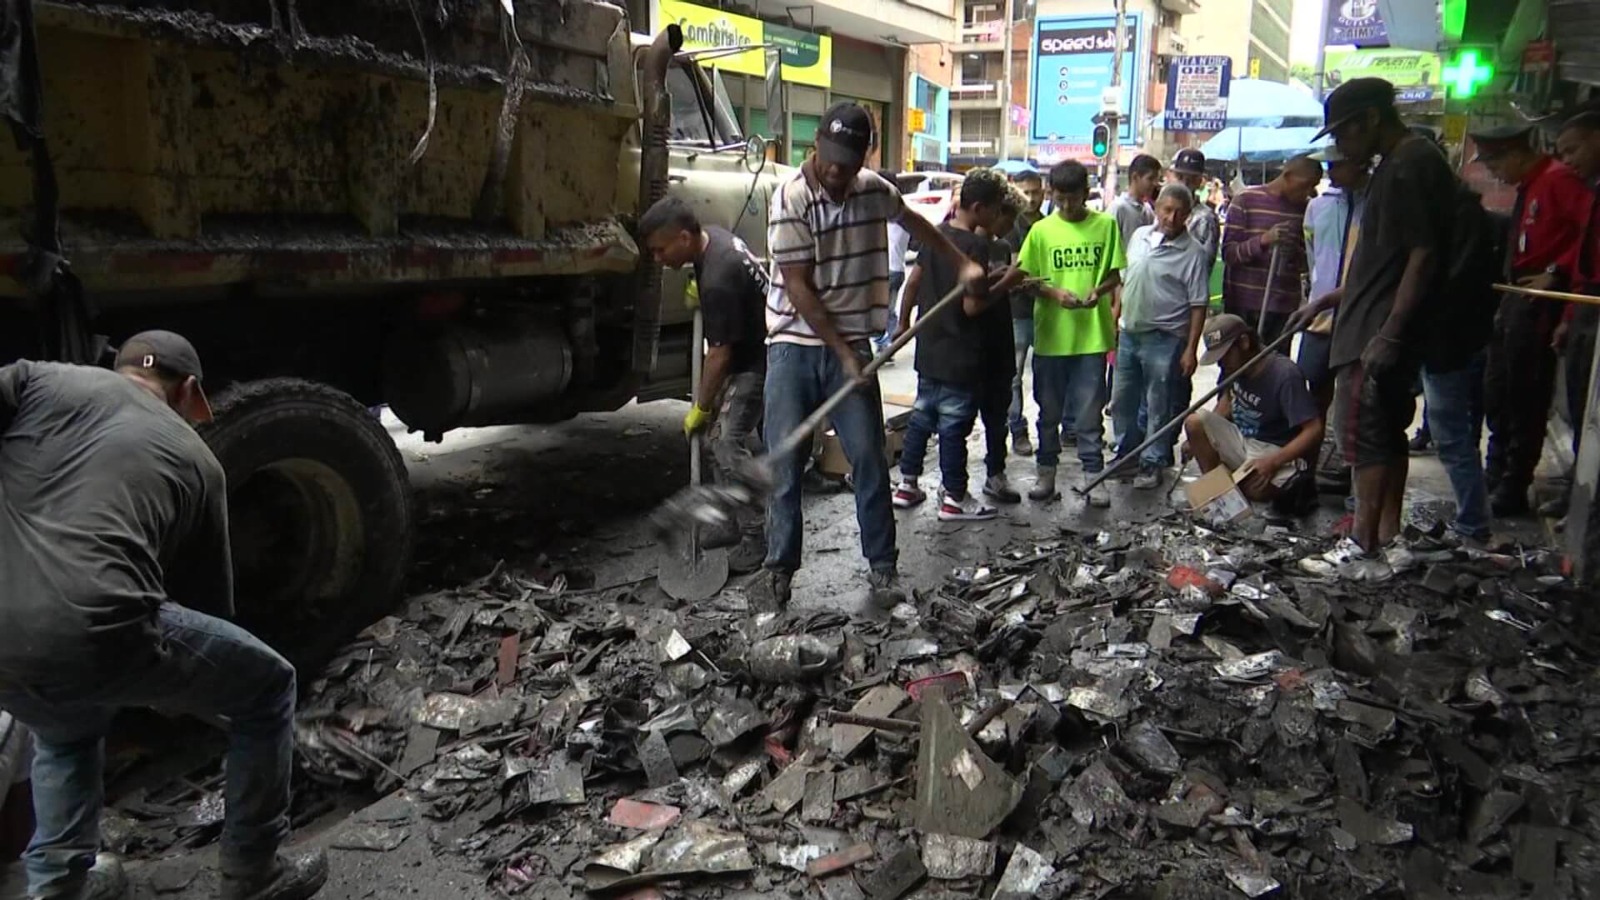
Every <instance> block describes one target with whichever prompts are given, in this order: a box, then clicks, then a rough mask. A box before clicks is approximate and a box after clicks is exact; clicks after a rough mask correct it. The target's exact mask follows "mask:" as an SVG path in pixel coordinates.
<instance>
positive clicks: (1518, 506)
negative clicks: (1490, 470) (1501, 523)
mask: <svg viewBox="0 0 1600 900" xmlns="http://www.w3.org/2000/svg"><path fill="white" fill-rule="evenodd" d="M1530 509H1531V507H1529V506H1528V489H1527V488H1525V487H1519V486H1518V485H1515V484H1512V483H1511V482H1509V481H1501V482H1500V485H1499V486H1498V487H1496V488H1495V489H1494V493H1492V494H1490V495H1489V511H1490V512H1491V513H1494V516H1495V518H1497V519H1509V518H1512V517H1514V516H1525V515H1527V514H1528V512H1529V510H1530Z"/></svg>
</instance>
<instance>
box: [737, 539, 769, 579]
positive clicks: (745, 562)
mask: <svg viewBox="0 0 1600 900" xmlns="http://www.w3.org/2000/svg"><path fill="white" fill-rule="evenodd" d="M766 560H767V539H766V538H765V537H764V536H763V535H761V534H759V533H757V534H746V535H744V536H743V537H741V538H740V539H739V546H737V547H735V548H733V549H732V550H730V551H728V573H729V574H731V575H749V574H750V573H751V572H754V571H755V570H757V569H759V568H761V564H762V563H764V562H766Z"/></svg>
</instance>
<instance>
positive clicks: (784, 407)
mask: <svg viewBox="0 0 1600 900" xmlns="http://www.w3.org/2000/svg"><path fill="white" fill-rule="evenodd" d="M854 349H855V351H856V355H857V357H859V358H860V359H861V362H862V364H863V365H865V364H866V362H867V358H868V355H869V354H868V342H867V341H859V342H857V343H856V344H855V345H854ZM848 383H849V381H848V376H846V375H845V373H844V369H843V368H842V367H841V366H840V365H839V357H837V356H835V355H834V352H833V351H832V350H830V349H828V348H827V347H808V346H803V345H801V344H791V343H787V342H778V343H775V344H772V345H770V346H769V347H767V385H766V391H765V398H764V399H765V402H766V406H767V412H766V444H767V446H768V447H776V446H777V445H778V444H779V443H781V442H782V441H783V439H784V438H786V437H788V436H789V435H790V433H791V432H793V431H794V430H795V429H796V428H798V427H800V423H801V422H803V421H805V418H806V416H809V415H810V414H811V413H813V412H815V411H816V409H817V407H819V406H821V405H822V401H824V400H826V399H827V398H828V397H829V396H830V395H832V394H833V393H834V392H835V391H837V390H839V389H840V388H842V387H844V386H845V385H846V384H848ZM830 422H831V423H832V425H833V430H834V431H835V432H837V433H838V435H839V443H840V445H841V446H842V447H843V448H844V455H845V457H846V458H847V459H849V461H850V472H851V480H852V481H854V482H855V494H856V524H857V526H858V527H859V528H860V529H861V553H862V555H864V556H865V557H866V558H867V564H868V565H870V566H871V567H872V570H873V571H874V572H893V571H894V570H895V564H896V563H897V562H898V560H899V556H898V551H896V549H895V528H894V506H893V505H892V504H891V503H890V500H889V465H888V463H887V462H886V461H885V460H884V458H883V399H882V395H881V393H880V392H879V389H878V379H876V378H873V379H871V380H869V381H868V383H867V385H866V386H864V387H862V388H860V389H858V390H856V391H853V392H852V393H851V394H850V396H849V397H848V398H846V399H845V401H844V402H843V403H841V404H839V407H838V408H837V409H835V410H834V411H833V416H832V417H831V419H830ZM809 455H810V447H809V445H806V446H802V447H801V449H799V450H796V451H795V452H794V454H793V455H792V456H790V457H789V458H788V459H777V460H774V461H773V477H772V480H773V484H772V496H771V497H770V498H769V499H768V501H767V561H766V566H767V568H769V569H777V570H779V571H782V572H788V573H791V574H792V573H794V572H796V571H798V570H799V568H800V542H801V536H802V534H803V532H804V526H805V521H804V518H803V516H802V514H801V509H800V499H801V497H800V494H801V480H802V478H803V477H804V475H805V471H806V458H807V457H808V456H809Z"/></svg>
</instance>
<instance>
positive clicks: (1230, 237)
mask: <svg viewBox="0 0 1600 900" xmlns="http://www.w3.org/2000/svg"><path fill="white" fill-rule="evenodd" d="M1321 180H1322V166H1321V164H1319V163H1318V162H1317V161H1316V160H1313V159H1311V158H1310V157H1308V156H1297V157H1295V158H1294V159H1291V160H1289V162H1288V163H1286V164H1285V165H1284V167H1283V172H1282V173H1281V174H1279V175H1278V177H1277V178H1274V179H1273V180H1272V181H1270V182H1268V183H1267V184H1264V185H1261V186H1260V187H1253V188H1250V189H1248V190H1245V191H1241V192H1240V193H1239V195H1238V196H1237V197H1234V198H1233V204H1232V205H1231V206H1230V207H1228V227H1227V228H1225V229H1223V232H1222V262H1223V265H1224V266H1225V268H1224V270H1223V281H1222V307H1223V310H1224V311H1226V312H1230V313H1233V314H1234V315H1236V316H1239V317H1241V318H1243V319H1244V320H1245V321H1247V322H1249V323H1250V324H1251V325H1253V326H1255V327H1256V330H1257V331H1258V332H1260V334H1261V340H1262V342H1263V343H1264V344H1270V343H1272V342H1273V340H1274V339H1276V338H1277V336H1278V335H1279V334H1281V333H1282V332H1283V323H1284V321H1285V320H1286V319H1288V317H1289V314H1290V313H1292V312H1294V311H1295V308H1296V307H1298V306H1299V305H1300V274H1301V273H1302V272H1304V271H1305V267H1306V244H1305V234H1304V230H1303V225H1302V222H1303V221H1304V219H1305V214H1306V204H1307V203H1309V202H1310V201H1311V198H1312V197H1314V196H1316V193H1317V183H1318V182H1320V181H1321ZM1274 261H1276V264H1274Z"/></svg>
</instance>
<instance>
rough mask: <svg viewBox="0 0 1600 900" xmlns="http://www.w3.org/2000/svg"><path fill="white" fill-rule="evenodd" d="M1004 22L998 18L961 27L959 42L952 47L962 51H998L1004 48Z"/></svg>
mask: <svg viewBox="0 0 1600 900" xmlns="http://www.w3.org/2000/svg"><path fill="white" fill-rule="evenodd" d="M1005 40H1006V23H1005V22H1004V21H1003V20H1000V19H993V20H990V21H988V22H974V23H972V24H971V25H964V26H962V28H961V42H960V44H959V45H958V46H956V47H955V48H954V49H956V50H958V51H960V52H962V53H999V52H1001V51H1003V50H1005V48H1006V44H1005Z"/></svg>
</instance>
